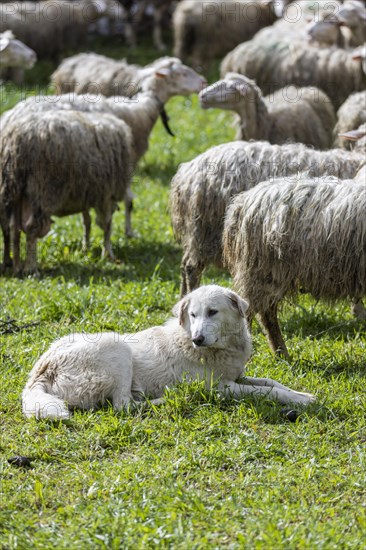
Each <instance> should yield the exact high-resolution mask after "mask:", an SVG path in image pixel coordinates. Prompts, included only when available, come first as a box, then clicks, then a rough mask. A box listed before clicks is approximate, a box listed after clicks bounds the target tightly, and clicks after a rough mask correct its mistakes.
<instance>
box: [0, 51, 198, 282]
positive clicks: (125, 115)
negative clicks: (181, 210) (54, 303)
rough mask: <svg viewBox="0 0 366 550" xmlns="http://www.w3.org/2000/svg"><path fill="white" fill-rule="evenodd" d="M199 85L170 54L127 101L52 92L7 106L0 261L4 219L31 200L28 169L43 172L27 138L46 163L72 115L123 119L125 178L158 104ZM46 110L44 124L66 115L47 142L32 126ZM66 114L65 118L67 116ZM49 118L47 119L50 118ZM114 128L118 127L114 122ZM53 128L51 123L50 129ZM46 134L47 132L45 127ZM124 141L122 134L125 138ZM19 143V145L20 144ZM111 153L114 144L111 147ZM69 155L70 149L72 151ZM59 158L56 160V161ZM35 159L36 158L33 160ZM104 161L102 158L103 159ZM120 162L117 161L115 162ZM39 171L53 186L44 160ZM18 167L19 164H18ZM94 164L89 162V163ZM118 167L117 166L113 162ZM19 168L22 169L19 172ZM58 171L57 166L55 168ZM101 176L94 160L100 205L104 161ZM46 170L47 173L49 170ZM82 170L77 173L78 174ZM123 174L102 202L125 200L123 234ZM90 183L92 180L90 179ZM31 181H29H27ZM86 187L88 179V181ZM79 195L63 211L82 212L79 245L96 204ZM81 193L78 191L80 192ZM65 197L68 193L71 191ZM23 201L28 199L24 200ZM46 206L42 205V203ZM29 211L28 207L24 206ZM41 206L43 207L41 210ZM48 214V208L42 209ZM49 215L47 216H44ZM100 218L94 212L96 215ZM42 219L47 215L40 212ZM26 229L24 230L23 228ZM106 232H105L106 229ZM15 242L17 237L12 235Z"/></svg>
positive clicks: (0, 139)
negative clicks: (23, 153) (114, 191)
mask: <svg viewBox="0 0 366 550" xmlns="http://www.w3.org/2000/svg"><path fill="white" fill-rule="evenodd" d="M204 85H205V81H204V79H203V78H202V77H201V76H200V75H198V74H197V73H196V72H194V71H193V70H192V69H190V68H189V67H187V66H185V65H183V64H182V63H181V62H180V61H179V60H177V59H175V58H170V59H168V60H166V63H165V67H161V68H160V69H158V70H156V71H154V73H153V74H152V75H151V76H150V77H148V78H147V79H146V80H145V81H144V83H143V89H145V87H146V92H142V93H141V94H140V95H138V96H136V97H135V98H133V99H132V100H131V99H129V98H126V97H117V98H110V99H107V98H103V97H93V96H89V97H87V98H85V97H83V96H74V97H72V96H61V97H55V96H40V97H33V98H29V99H27V100H26V101H23V102H20V103H19V104H18V105H16V106H15V107H14V108H13V109H12V110H10V111H8V112H6V113H5V114H4V115H3V116H2V118H1V127H2V132H1V135H0V155H1V158H2V160H3V163H4V165H5V166H7V169H6V170H4V171H3V173H2V174H0V204H3V205H6V209H3V210H2V211H1V210H0V222H1V226H2V230H3V234H4V242H5V244H6V246H5V256H4V264H5V265H8V264H9V263H10V256H9V251H10V245H9V235H10V229H9V226H10V219H11V217H12V216H13V217H14V216H15V213H16V212H17V211H18V210H19V209H23V210H24V208H25V207H24V206H22V205H23V203H26V205H27V206H26V208H28V202H29V200H32V193H33V188H32V189H31V190H28V183H27V181H28V178H29V179H31V178H32V173H33V172H34V171H37V170H41V169H42V170H43V167H40V168H38V167H37V164H36V163H32V162H31V154H30V153H31V150H32V147H31V144H32V140H31V137H32V136H34V145H33V147H35V148H37V154H36V156H37V158H39V159H41V158H42V155H41V152H43V154H44V157H45V159H49V162H51V161H52V160H50V159H52V151H53V148H54V147H60V146H61V145H60V143H62V140H64V147H65V149H66V152H65V155H66V154H67V150H68V145H67V144H68V134H69V133H70V135H71V138H70V139H71V140H72V134H73V128H72V126H73V121H74V119H75V123H76V124H77V123H78V120H79V118H78V117H79V116H83V115H84V114H85V115H86V116H88V117H89V118H90V119H93V116H94V114H95V116H96V119H97V120H102V119H103V116H104V115H106V116H107V117H108V119H110V118H113V117H114V118H115V119H116V124H117V123H118V122H121V124H122V123H123V127H124V128H127V129H128V132H127V130H126V132H127V133H126V136H128V151H129V152H128V155H127V154H125V153H124V152H123V155H124V156H123V159H122V160H123V163H124V166H125V165H128V168H125V170H127V171H128V173H129V175H130V176H131V174H132V171H133V169H134V167H135V166H136V163H137V162H138V160H139V159H140V157H141V156H142V155H143V154H144V153H145V151H146V149H147V147H148V140H149V135H150V132H151V130H152V128H153V126H154V124H155V122H156V120H157V119H158V117H159V116H160V114H161V110H162V107H163V105H164V103H165V102H166V101H167V100H168V99H169V98H170V97H172V96H173V95H189V94H191V93H197V92H198V91H199V90H200V89H201V88H202V86H204ZM48 113H51V114H50V117H51V118H50V119H48V118H47V120H50V121H51V122H50V125H51V123H53V121H54V120H55V119H56V118H57V115H58V114H60V117H66V118H65V121H68V122H65V124H64V126H60V127H58V126H57V128H58V131H59V132H60V136H55V140H50V141H49V143H47V142H43V141H42V135H41V134H42V132H44V133H45V135H46V134H47V132H48V130H49V127H48V126H47V127H46V129H44V128H43V126H42V124H43V123H40V124H37V120H38V119H39V120H43V117H44V116H45V115H48ZM69 115H70V116H69ZM52 117H53V118H52ZM24 120H27V121H28V122H27V124H28V126H27V132H28V134H27V135H29V139H28V141H27V142H26V144H27V146H28V147H29V148H30V153H29V154H28V155H26V156H25V157H24V161H22V159H21V158H20V149H19V148H18V141H19V140H20V142H21V143H23V137H22V136H23V132H24ZM117 127H118V125H117ZM83 128H84V131H85V133H86V132H87V127H86V126H85V127H83ZM54 131H55V132H56V127H55V130H54ZM110 131H111V132H112V131H113V127H112V126H111V130H110ZM49 132H50V133H51V130H49ZM81 134H82V130H80V135H81ZM108 139H109V138H108V134H107V135H106V138H105V141H106V144H105V145H104V142H103V140H102V138H99V145H98V144H97V142H95V144H94V148H96V147H100V148H101V149H102V150H103V149H104V148H105V147H107V145H108ZM126 139H127V138H126ZM89 141H90V140H89ZM89 141H88V140H87V139H86V142H87V143H89ZM24 147H25V146H24ZM123 147H124V149H126V147H125V145H124V143H123ZM38 148H39V149H40V150H41V152H39V151H38ZM114 150H115V151H116V147H115V148H114ZM83 151H84V150H82V152H81V156H82V157H83V158H82V159H81V163H83V162H86V160H84V156H85V153H84V152H83ZM73 154H74V153H73ZM75 155H77V151H76V152H75ZM99 156H100V151H99V150H98V151H97V152H96V153H95V157H96V158H99ZM54 157H55V161H54V163H55V166H56V168H55V170H57V165H58V162H61V157H59V153H58V152H56V153H55V155H54ZM92 157H93V148H92V149H91V151H90V153H89V156H88V159H89V158H92ZM57 159H59V160H57ZM39 162H40V161H39ZM73 162H74V160H70V162H69V165H72V163H73ZM106 162H107V161H106ZM121 162H122V161H121ZM44 164H45V168H44V170H45V171H44V173H43V175H42V177H44V178H45V181H44V182H43V183H42V185H43V186H45V185H49V186H50V187H51V188H52V186H53V182H52V178H51V176H50V177H49V179H47V173H48V172H47V162H45V163H44ZM13 165H16V166H18V167H19V168H18V169H17V172H16V175H12V168H11V167H12V166H13ZM21 167H22V168H21ZM94 168H95V166H94ZM117 168H118V166H117ZM117 168H116V175H115V177H116V178H117V177H118V170H117ZM22 170H23V172H22ZM60 170H61V171H62V170H63V168H60ZM105 172H106V173H105V175H104V164H103V163H99V164H98V167H97V170H96V176H95V177H96V178H100V183H99V187H100V189H101V192H100V195H98V200H99V201H100V204H101V206H100V207H102V206H103V204H104V202H103V201H102V200H101V195H102V194H103V189H104V188H105V187H106V186H108V179H109V176H108V174H109V168H108V165H107V167H106V169H105ZM21 173H22V174H23V176H22V177H20V174H21ZM50 173H51V172H50ZM80 173H82V172H80ZM122 176H123V186H122V187H123V192H122V191H121V192H120V193H118V195H117V194H116V196H115V198H114V200H112V195H109V194H108V193H106V195H107V198H106V201H107V202H108V201H109V200H110V201H111V202H110V203H109V202H108V208H109V211H110V212H111V215H112V213H113V211H114V210H115V207H116V202H117V201H119V200H122V199H125V202H126V232H127V233H131V227H130V205H131V199H130V195H131V192H130V179H127V181H126V178H125V177H124V174H123V173H122V175H121V177H122ZM83 180H85V185H86V186H88V185H89V183H88V177H87V176H86V175H85V176H84V177H83ZM91 181H92V182H93V185H94V184H95V183H94V180H91ZM74 182H75V180H74V178H73V175H72V174H71V176H70V178H69V179H68V180H65V182H64V184H65V186H66V187H65V188H66V191H65V193H66V192H67V189H69V188H71V187H72V186H73V185H74ZM32 185H33V183H32ZM90 185H91V183H90ZM81 193H82V198H80V201H81V202H82V208H81V207H80V205H79V202H76V203H75V206H74V207H73V206H72V204H73V198H70V200H69V203H70V206H69V210H70V212H68V211H67V209H65V210H66V211H65V214H64V215H66V214H67V213H76V212H82V213H83V216H84V225H85V243H86V245H87V244H88V241H89V233H90V216H89V208H90V207H94V208H96V210H97V206H96V205H95V201H93V203H92V204H91V203H89V200H88V192H85V193H84V191H83V190H81ZM83 193H84V194H83ZM71 196H73V195H72V194H71ZM27 201H28V202H27ZM45 208H46V207H45ZM28 209H29V208H28ZM46 209H47V208H46ZM59 211H60V209H58V210H57V211H53V212H51V214H54V215H60V214H59ZM47 215H48V210H47ZM48 217H49V216H48ZM99 217H100V216H99ZM46 218H47V216H46ZM44 225H45V228H46V229H47V225H46V224H44ZM16 228H18V231H19V228H23V230H24V231H25V232H26V233H27V231H28V225H24V223H23V224H18V225H17V226H16ZM46 229H45V230H42V231H38V233H39V236H42V234H45V233H46V232H47V231H46ZM29 231H30V230H29ZM109 233H110V230H109ZM109 233H108V235H107V237H106V239H105V241H106V242H105V253H106V254H107V255H108V256H110V257H113V253H112V249H111V246H110V242H109ZM18 240H19V239H18ZM14 257H15V258H18V257H19V250H15V248H14ZM29 264H30V262H29V261H27V262H26V268H27V270H28V271H29V270H31V269H32V268H33V266H34V264H31V265H29ZM15 269H19V262H18V263H17V265H15Z"/></svg>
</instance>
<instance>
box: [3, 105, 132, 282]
mask: <svg viewBox="0 0 366 550" xmlns="http://www.w3.org/2000/svg"><path fill="white" fill-rule="evenodd" d="M0 155H1V159H2V162H3V169H2V174H1V179H0V202H1V203H2V205H3V208H4V210H5V214H6V215H7V219H6V220H3V219H0V222H1V224H2V228H3V231H4V230H5V232H4V241H5V243H6V242H7V240H8V239H6V231H8V234H9V226H8V224H7V222H8V221H9V219H10V217H12V219H13V231H14V241H13V252H14V257H13V268H14V272H16V273H17V272H19V271H20V255H19V238H20V230H23V231H24V232H25V233H26V236H27V251H26V260H25V266H24V270H25V272H28V273H29V272H33V271H35V270H36V243H37V239H38V238H41V237H43V236H44V235H46V234H47V233H48V231H49V229H50V226H51V216H52V215H56V216H66V215H69V214H75V213H77V212H83V211H85V210H88V209H89V208H92V207H93V208H95V210H96V213H97V223H98V225H100V227H101V228H102V229H103V231H104V253H106V254H109V255H111V254H112V250H111V244H110V234H111V222H112V215H113V211H114V209H115V204H116V202H117V201H119V200H123V199H124V198H125V194H126V191H127V189H128V184H129V180H130V177H131V164H130V163H131V160H130V159H131V158H132V154H131V134H130V128H129V126H128V125H127V124H126V123H125V122H124V121H122V120H119V119H118V118H117V117H115V116H114V115H110V114H107V113H95V112H93V113H87V112H84V113H83V112H80V111H72V110H69V111H60V110H57V111H45V112H43V113H42V116H41V117H40V116H39V113H37V112H30V113H28V114H24V115H23V116H22V117H20V118H19V119H15V118H12V119H10V120H9V121H8V123H7V124H6V126H5V127H4V128H2V132H1V142H0ZM1 214H4V212H1V211H0V215H1ZM4 221H5V224H4ZM6 260H7V259H6V258H5V262H6Z"/></svg>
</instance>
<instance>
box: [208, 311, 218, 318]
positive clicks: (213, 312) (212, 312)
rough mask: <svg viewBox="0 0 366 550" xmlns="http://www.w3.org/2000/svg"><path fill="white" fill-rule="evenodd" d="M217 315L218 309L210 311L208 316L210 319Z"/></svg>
mask: <svg viewBox="0 0 366 550" xmlns="http://www.w3.org/2000/svg"><path fill="white" fill-rule="evenodd" d="M216 313H218V311H217V309H209V310H208V312H207V315H208V316H209V317H213V316H214V315H216Z"/></svg>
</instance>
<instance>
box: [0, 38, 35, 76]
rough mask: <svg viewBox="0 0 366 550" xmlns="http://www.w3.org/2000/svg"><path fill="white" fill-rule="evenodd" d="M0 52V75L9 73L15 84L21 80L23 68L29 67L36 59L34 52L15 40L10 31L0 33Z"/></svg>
mask: <svg viewBox="0 0 366 550" xmlns="http://www.w3.org/2000/svg"><path fill="white" fill-rule="evenodd" d="M0 54H1V55H0V76H4V75H6V76H7V75H8V74H9V76H10V78H11V79H12V80H15V81H16V83H17V84H21V83H22V81H23V72H24V69H31V68H32V67H33V65H34V64H35V62H36V61H37V55H36V52H35V51H33V50H32V49H31V48H28V46H26V45H25V44H23V42H21V41H20V40H17V39H16V38H15V36H14V34H13V33H12V32H11V31H5V32H3V33H0ZM9 69H10V72H8V70H9Z"/></svg>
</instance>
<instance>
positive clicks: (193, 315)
mask: <svg viewBox="0 0 366 550" xmlns="http://www.w3.org/2000/svg"><path fill="white" fill-rule="evenodd" d="M189 315H190V316H191V317H193V319H195V317H196V316H195V314H194V313H192V311H191V313H190V314H189Z"/></svg>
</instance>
